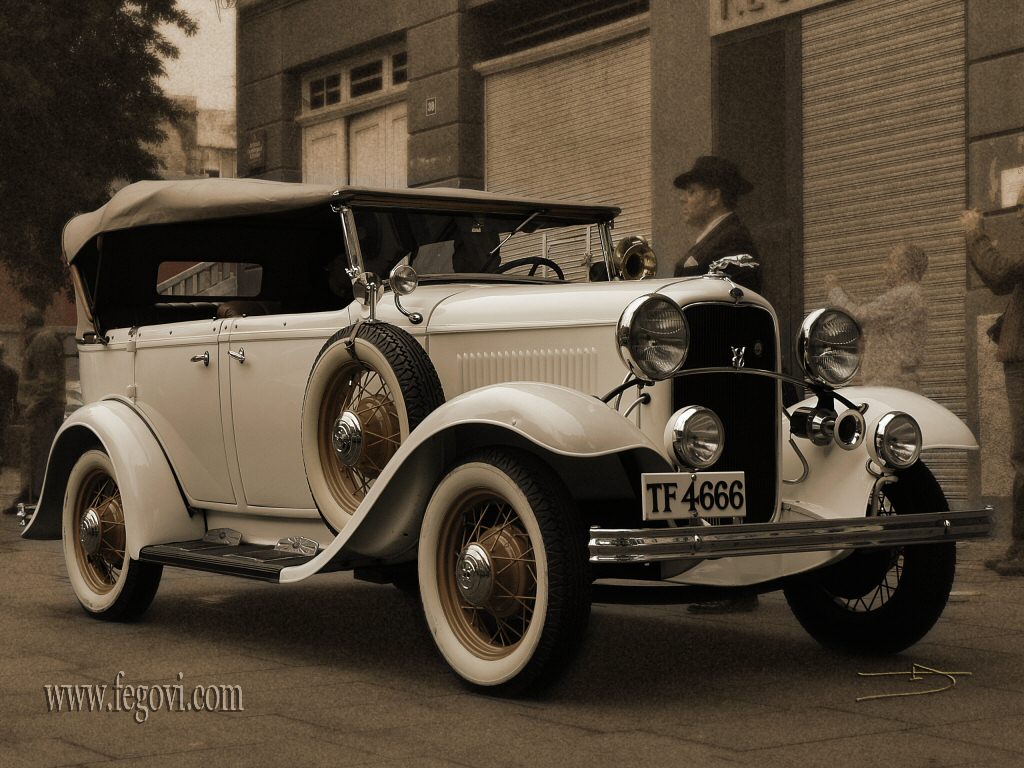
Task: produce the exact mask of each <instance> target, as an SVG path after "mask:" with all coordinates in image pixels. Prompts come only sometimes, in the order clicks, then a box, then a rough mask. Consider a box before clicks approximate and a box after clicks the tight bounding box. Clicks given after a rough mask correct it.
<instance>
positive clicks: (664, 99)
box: [651, 0, 713, 276]
mask: <svg viewBox="0 0 1024 768" xmlns="http://www.w3.org/2000/svg"><path fill="white" fill-rule="evenodd" d="M651 61H652V62H653V71H652V72H651V142H652V145H653V146H652V147H651V162H652V166H653V178H652V182H651V183H652V186H653V188H652V190H651V196H652V203H653V206H652V212H651V214H652V221H653V223H654V231H653V235H652V237H653V241H654V247H655V250H656V251H657V252H658V253H660V254H662V255H661V258H660V263H659V271H660V274H661V275H662V276H666V275H671V274H672V269H673V268H674V266H675V259H674V258H670V256H671V254H678V253H682V252H684V251H685V250H686V248H688V247H689V245H690V244H691V243H692V241H693V235H694V233H693V232H691V231H690V230H689V228H687V227H686V226H685V225H684V224H683V222H682V220H681V219H680V217H679V206H680V200H679V190H677V189H676V188H675V187H674V186H673V184H672V181H673V179H675V177H676V176H678V175H679V174H680V173H682V172H683V171H685V170H686V169H687V168H689V167H690V166H691V165H692V164H693V161H694V160H695V159H696V158H697V157H698V156H699V155H706V154H710V152H711V149H712V134H711V120H712V115H713V108H712V104H711V38H710V37H709V36H708V8H707V3H706V2H704V1H703V0H651Z"/></svg>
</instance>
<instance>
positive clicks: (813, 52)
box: [803, 0, 967, 498]
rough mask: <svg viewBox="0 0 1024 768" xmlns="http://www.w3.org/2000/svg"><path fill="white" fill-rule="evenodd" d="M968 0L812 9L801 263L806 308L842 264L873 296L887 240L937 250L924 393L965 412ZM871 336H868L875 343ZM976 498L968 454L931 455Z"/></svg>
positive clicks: (864, 293)
mask: <svg viewBox="0 0 1024 768" xmlns="http://www.w3.org/2000/svg"><path fill="white" fill-rule="evenodd" d="M964 15H965V11H964V2H963V0H901V2H899V3H894V2H892V1H891V0H858V2H855V3H839V4H836V5H835V6H829V7H827V8H825V9H823V10H820V11H815V12H813V13H808V14H805V15H804V17H803V88H804V97H803V109H804V201H805V209H804V222H805V230H804V248H805V256H804V264H805V269H806V283H805V296H806V298H807V305H808V309H810V308H812V307H815V306H821V302H822V301H823V300H824V298H825V287H824V277H825V275H826V274H828V273H830V272H834V273H836V274H837V275H838V276H839V277H840V278H841V279H842V281H843V283H844V285H845V286H846V287H847V288H849V291H850V293H852V294H855V298H856V299H857V300H858V301H866V300H869V299H871V298H873V297H874V296H876V295H877V294H878V293H879V292H881V291H883V290H885V288H886V286H885V285H884V281H885V278H884V275H883V273H882V264H883V262H884V260H885V258H886V254H887V253H888V251H889V249H890V248H891V247H892V246H894V245H896V244H897V243H902V242H908V241H909V242H914V243H916V244H918V245H920V246H921V247H922V248H924V250H925V251H926V252H927V253H928V258H929V265H928V273H927V275H926V276H925V280H924V286H925V290H926V293H927V295H928V298H929V316H928V344H927V347H926V349H925V354H924V355H923V363H922V365H921V369H920V373H921V380H922V388H923V390H924V393H925V394H926V395H928V396H930V397H933V398H934V399H936V400H938V401H939V402H941V403H942V404H943V405H945V406H947V407H948V408H950V409H951V410H953V411H954V412H956V413H957V414H958V415H960V416H961V417H963V416H965V414H966V402H967V383H966V380H965V376H964V369H965V349H964V343H965V342H964V293H965V277H964V276H965V274H966V267H965V264H964V245H963V235H962V233H961V230H960V228H959V226H958V223H957V221H958V215H959V213H960V212H961V211H962V210H963V208H964V205H965V191H964V190H965V185H966V179H965V161H966V158H965V150H964V132H965V122H964V119H965V118H964V111H965V85H964V35H965V32H964V24H965V21H964ZM868 344H869V345H870V338H868ZM926 460H927V461H928V462H929V463H930V464H931V465H932V467H933V469H937V470H938V471H937V474H939V476H940V479H941V480H942V481H943V485H944V486H945V487H946V488H947V493H949V494H950V495H952V496H955V497H959V498H962V497H964V496H965V495H966V479H967V476H966V460H965V458H964V457H963V455H962V454H949V455H944V456H936V457H929V458H927V459H926Z"/></svg>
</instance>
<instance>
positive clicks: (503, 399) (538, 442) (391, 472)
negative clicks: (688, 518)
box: [281, 382, 670, 582]
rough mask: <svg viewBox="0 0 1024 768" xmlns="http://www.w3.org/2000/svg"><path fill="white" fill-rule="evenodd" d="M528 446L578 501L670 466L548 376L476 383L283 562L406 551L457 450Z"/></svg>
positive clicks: (304, 569)
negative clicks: (310, 550) (350, 506)
mask: <svg viewBox="0 0 1024 768" xmlns="http://www.w3.org/2000/svg"><path fill="white" fill-rule="evenodd" d="M496 445H501V446H510V447H516V448H520V449H522V450H528V451H530V452H532V453H534V454H536V455H538V456H539V457H540V458H542V459H543V460H544V461H546V462H547V463H548V464H550V465H551V466H552V467H553V468H554V470H555V471H556V472H557V473H558V474H559V476H560V477H561V478H562V480H563V481H564V482H565V483H566V485H567V486H568V488H569V491H570V493H572V494H573V496H574V497H575V498H577V499H579V500H581V501H583V502H585V500H586V499H588V498H591V499H593V498H609V497H614V496H615V495H617V494H618V495H623V496H626V495H629V496H632V495H635V494H636V493H637V492H638V490H639V489H638V488H633V485H635V484H636V480H637V478H636V475H635V472H636V471H642V472H666V471H670V466H669V464H668V462H667V461H666V460H665V459H664V457H662V455H661V453H660V451H659V448H658V446H656V445H655V444H654V443H652V442H651V441H650V439H649V438H648V437H647V436H646V435H645V434H644V433H643V432H641V431H640V430H639V429H637V427H636V426H635V425H633V424H632V423H631V422H630V421H628V420H627V419H625V418H623V417H622V416H621V415H620V414H619V413H617V412H616V411H614V410H613V409H611V408H610V407H608V406H607V405H606V404H605V403H603V402H601V401H600V400H598V399H596V398H594V397H590V396H588V395H584V394H582V393H581V392H578V391H576V390H573V389H568V388H566V387H559V386H555V385H552V384H541V383H533V382H514V383H510V384H496V385H494V386H490V387H482V388H480V389H475V390H472V391H471V392H467V393H466V394H464V395H460V396H459V397H456V398H454V399H452V400H450V401H448V402H446V403H444V404H443V405H442V406H441V407H439V408H437V409H436V410H434V411H433V412H432V413H431V414H430V415H429V416H427V418H425V419H424V420H423V421H422V422H421V423H420V425H419V426H418V427H417V428H416V429H415V430H413V432H412V434H410V435H409V439H407V440H406V441H405V442H404V443H403V444H402V445H401V447H400V448H399V449H398V452H397V453H396V454H395V456H394V457H392V459H391V461H390V462H388V465H387V466H386V467H385V468H384V471H383V472H382V473H381V475H380V477H378V478H377V480H376V481H375V482H374V484H373V487H372V488H371V489H370V492H369V493H368V494H367V496H366V498H365V499H364V500H363V502H362V503H361V504H360V505H359V507H358V508H357V509H356V511H355V513H354V514H353V516H352V519H351V521H349V523H348V525H346V526H345V528H344V529H342V531H341V532H340V533H339V534H338V535H337V536H336V537H335V538H334V541H333V542H331V544H330V545H329V546H328V547H327V549H325V550H324V552H322V553H321V554H320V555H318V556H317V557H316V558H315V559H314V560H312V561H310V562H309V563H306V564H305V565H301V566H296V567H293V568H286V569H285V570H284V571H282V573H281V581H282V582H284V581H298V580H300V579H303V578H306V577H307V576H309V575H311V574H313V573H316V571H318V570H319V569H320V568H322V567H323V566H324V565H326V564H327V563H328V562H329V561H330V560H331V559H333V558H334V557H336V556H340V557H342V558H344V559H351V558H365V557H373V558H383V559H391V560H401V559H411V558H412V557H413V556H414V553H415V547H416V543H417V541H418V538H419V528H420V521H421V519H422V517H423V511H424V510H425V509H426V506H427V502H428V501H429V500H430V496H431V494H432V493H433V491H434V488H435V487H436V486H437V483H438V481H439V480H440V479H441V477H442V475H443V473H444V472H445V471H446V470H447V468H448V467H449V466H450V465H451V464H452V462H454V461H455V460H456V459H457V458H458V457H459V456H461V455H464V454H465V453H466V452H468V451H471V450H473V449H475V448H478V447H483V446H496Z"/></svg>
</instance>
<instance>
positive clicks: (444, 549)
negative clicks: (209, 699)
mask: <svg viewBox="0 0 1024 768" xmlns="http://www.w3.org/2000/svg"><path fill="white" fill-rule="evenodd" d="M473 557H476V558H477V560H475V561H474V560H473V559H472V558H473ZM437 561H438V563H439V564H440V565H441V567H440V569H439V572H438V589H439V592H440V595H441V604H442V607H443V609H444V613H445V617H446V619H447V620H448V622H449V624H450V625H451V627H452V628H453V630H454V631H455V632H456V634H457V635H458V636H459V639H460V640H461V641H462V643H463V644H464V645H465V646H466V647H467V648H470V649H471V650H472V651H473V652H474V653H475V654H477V655H478V656H480V657H481V658H485V659H487V658H494V659H496V658H502V657H505V656H507V655H508V654H509V653H510V652H511V651H512V650H513V649H514V648H515V647H516V646H517V645H518V644H519V643H520V641H521V640H522V639H523V637H524V635H525V634H526V632H527V630H528V629H529V627H530V621H531V620H532V618H533V613H534V608H535V606H536V603H537V560H536V557H535V554H534V545H533V542H531V541H530V535H529V534H528V533H527V531H526V529H525V527H524V525H523V522H522V520H520V518H519V515H518V514H517V513H516V511H515V510H514V509H513V508H512V507H511V506H510V505H509V504H508V503H507V502H506V501H504V500H503V499H500V498H497V497H493V496H487V495H480V494H469V495H468V496H467V497H466V498H465V499H463V500H462V501H461V502H460V503H459V504H458V505H457V506H456V507H455V508H454V509H453V510H452V511H451V513H450V515H449V517H448V518H447V519H446V520H445V522H444V527H443V529H442V531H441V535H440V536H439V538H438V545H437ZM477 564H482V565H484V566H485V567H484V568H483V569H477V570H478V571H480V570H483V571H485V573H483V575H481V574H480V573H478V572H474V571H473V567H474V565H477Z"/></svg>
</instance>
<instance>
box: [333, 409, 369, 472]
mask: <svg viewBox="0 0 1024 768" xmlns="http://www.w3.org/2000/svg"><path fill="white" fill-rule="evenodd" d="M331 438H332V440H333V443H334V453H335V454H336V455H337V456H338V460H339V461H340V462H341V463H342V464H344V465H345V466H346V467H354V466H355V465H356V464H358V463H359V459H360V457H361V456H362V455H363V427H362V424H360V423H359V417H358V416H356V415H355V414H354V413H352V411H345V412H344V413H343V414H341V417H340V418H339V419H338V420H337V421H335V422H334V432H333V434H332V435H331Z"/></svg>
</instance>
